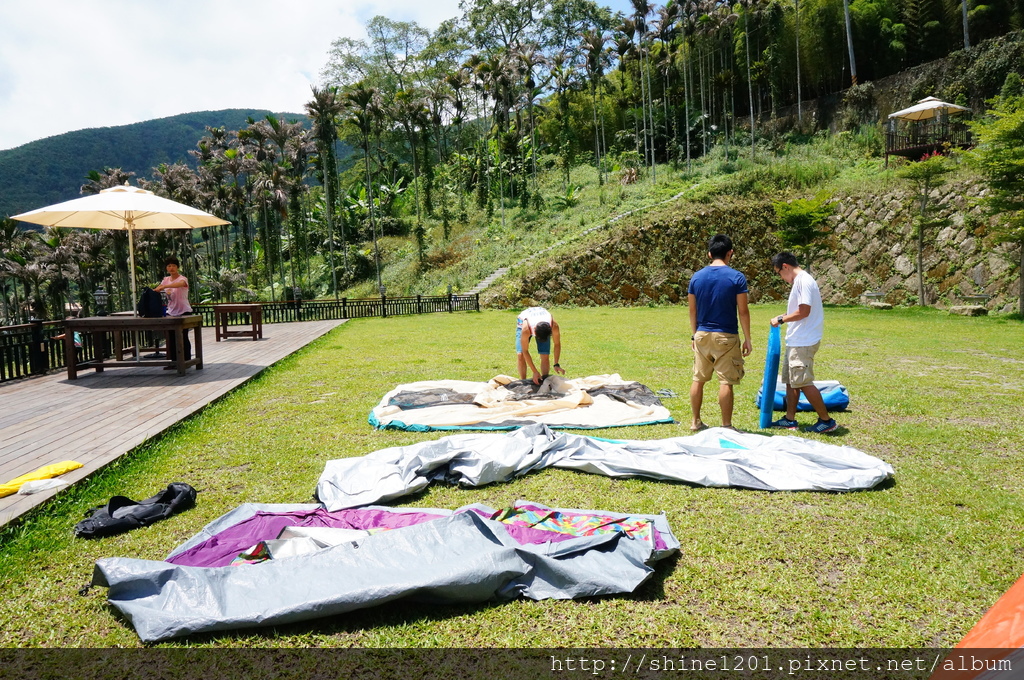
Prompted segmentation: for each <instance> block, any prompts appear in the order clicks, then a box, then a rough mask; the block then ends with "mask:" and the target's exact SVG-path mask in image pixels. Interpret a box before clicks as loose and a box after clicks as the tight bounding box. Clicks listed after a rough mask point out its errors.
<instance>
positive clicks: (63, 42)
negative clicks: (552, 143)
mask: <svg viewBox="0 0 1024 680" xmlns="http://www.w3.org/2000/svg"><path fill="white" fill-rule="evenodd" d="M458 4H459V3H458V0H431V1H430V2H422V1H421V0H358V1H357V2H352V1H351V0H340V1H339V0H295V1H293V2H288V3H281V2H278V1H276V0H170V1H166V0H165V1H163V2H152V1H149V0H146V1H145V2H143V1H140V0H33V1H32V2H17V1H13V0H11V1H3V2H0V121H3V125H0V149H9V148H13V147H15V146H20V145H21V144H25V143H27V142H31V141H34V140H36V139H42V138H44V137H50V136H53V135H59V134H63V133H65V132H69V131H71V130H81V129H84V128H90V127H107V126H114V125H126V124H129V123H137V122H140V121H143V120H150V119H153V118H162V117H164V116H173V115H177V114H179V113H188V112H191V111H206V110H216V109H226V108H261V109H269V110H272V111H294V112H301V111H302V110H303V105H304V104H305V103H306V102H307V101H308V100H309V93H310V86H311V85H313V84H317V83H319V73H320V69H321V68H322V67H323V65H324V64H325V63H326V61H327V53H328V50H329V49H330V46H331V42H332V41H333V40H334V39H336V38H339V37H342V36H348V37H352V38H361V37H363V35H364V27H365V24H366V20H367V19H368V18H369V17H373V16H375V15H378V14H382V15H385V16H389V17H394V18H400V19H403V20H407V21H416V22H417V23H419V24H420V25H422V26H424V27H426V28H429V29H434V28H436V27H437V25H438V24H439V23H440V22H441V21H443V20H445V19H450V18H452V17H455V16H457V15H458V14H459V9H458ZM604 4H607V5H608V6H609V7H611V8H612V9H614V10H623V11H625V10H628V8H629V6H630V5H629V2H628V0H605V3H604Z"/></svg>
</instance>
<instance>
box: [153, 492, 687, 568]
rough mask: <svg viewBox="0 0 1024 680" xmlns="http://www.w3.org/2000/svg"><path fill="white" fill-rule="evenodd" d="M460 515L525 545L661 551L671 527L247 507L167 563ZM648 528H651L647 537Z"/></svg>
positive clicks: (527, 512) (540, 516)
mask: <svg viewBox="0 0 1024 680" xmlns="http://www.w3.org/2000/svg"><path fill="white" fill-rule="evenodd" d="M285 507H287V506H285ZM459 512H475V513H477V514H479V515H480V516H482V517H484V518H486V519H494V520H496V521H499V522H502V523H503V524H505V526H506V531H508V533H509V535H511V536H512V537H513V538H514V539H515V540H516V541H518V542H519V543H521V544H524V545H525V544H542V543H559V542H562V541H566V540H569V539H571V538H573V537H578V536H589V535H595V534H597V533H602V532H608V531H625V532H626V533H630V534H634V535H638V536H641V537H644V538H645V540H650V541H652V544H653V545H654V548H655V550H657V551H659V552H661V551H665V550H668V549H669V541H668V540H666V538H665V536H664V535H663V534H669V535H670V534H671V531H670V530H669V529H668V525H667V524H663V523H662V522H661V521H660V520H659V521H658V522H654V521H653V520H652V519H651V517H650V516H647V515H627V514H621V513H608V512H599V511H594V510H564V509H553V508H548V507H546V506H543V505H538V504H535V503H528V502H526V501H518V502H517V503H516V504H514V505H513V506H512V507H510V508H505V509H502V510H498V511H496V510H494V509H493V508H489V507H487V506H484V505H477V504H475V505H469V506H465V507H463V508H460V509H458V510H455V511H450V510H437V509H426V510H416V509H409V508H405V509H396V508H387V507H381V506H371V507H365V508H350V509H344V510H336V511H329V510H327V509H326V508H324V507H323V506H322V505H309V506H304V507H302V508H290V507H288V508H287V509H282V506H276V505H270V506H264V505H245V506H240V508H238V509H236V511H233V512H232V513H229V514H228V515H225V517H224V518H220V519H218V520H216V521H215V522H214V523H211V525H209V526H208V527H207V528H206V529H204V530H203V532H201V534H199V535H197V537H196V539H198V540H193V541H189V542H188V543H186V544H183V545H182V546H179V547H178V548H176V549H175V550H174V551H173V552H172V553H171V554H170V555H168V556H167V558H166V561H167V562H170V563H172V564H179V565H183V566H191V567H223V566H228V565H230V564H231V563H232V561H233V560H234V559H235V558H236V557H237V556H238V555H239V554H241V553H243V552H244V551H246V550H248V549H250V548H252V547H253V546H254V545H256V544H257V543H259V542H261V541H267V540H271V539H278V538H281V537H282V536H283V535H285V534H286V533H287V531H288V530H289V529H293V528H299V527H301V528H307V529H341V530H350V531H368V532H375V531H382V530H383V531H387V530H391V529H400V528H402V527H407V526H412V525H414V524H422V523H424V522H429V521H431V520H435V519H439V518H441V517H447V516H449V515H451V514H456V513H459ZM659 526H660V529H659ZM645 527H649V532H650V535H649V536H647V531H648V530H647V529H645Z"/></svg>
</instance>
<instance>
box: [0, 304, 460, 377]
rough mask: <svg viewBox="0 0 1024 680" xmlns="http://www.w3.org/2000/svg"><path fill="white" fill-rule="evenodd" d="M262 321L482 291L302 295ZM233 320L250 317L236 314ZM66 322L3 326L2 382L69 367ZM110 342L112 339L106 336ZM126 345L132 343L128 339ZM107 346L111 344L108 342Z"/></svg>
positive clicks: (442, 308)
mask: <svg viewBox="0 0 1024 680" xmlns="http://www.w3.org/2000/svg"><path fill="white" fill-rule="evenodd" d="M260 304H261V306H262V307H263V323H288V322H291V321H326V320H328V319H362V318H367V317H374V316H380V317H388V316H408V315H410V314H433V313H437V312H448V313H454V312H479V311H480V296H479V295H417V296H415V297H393V298H389V297H379V298H358V299H349V298H341V299H338V300H299V301H297V302H296V301H289V302H263V303H260ZM192 310H193V312H195V313H196V314H201V315H202V317H203V325H204V326H213V325H214V320H213V305H211V304H197V305H193V306H192ZM232 316H237V317H239V318H234V319H232V320H231V321H230V323H232V324H243V323H246V321H245V320H244V319H242V318H240V317H241V315H232ZM63 332H64V322H63V321H33V322H32V323H27V324H20V325H17V326H0V383H3V382H6V381H9V380H16V379H18V378H25V377H28V376H31V375H42V374H44V373H47V372H49V371H52V370H56V369H59V368H64V367H65V366H66V364H65V360H64V343H63V341H62V340H56V339H54V338H55V337H56V336H58V335H61V334H63ZM107 340H108V341H109V338H108V339H107ZM125 341H126V344H125V346H126V347H127V346H129V345H130V344H132V343H131V342H130V341H128V339H127V338H126V339H125ZM107 346H108V347H109V346H110V344H109V342H108V344H107ZM80 352H81V357H82V359H83V360H87V359H94V358H96V347H94V346H93V344H92V337H91V336H90V335H88V334H86V336H85V337H84V338H83V347H82V349H81V350H80Z"/></svg>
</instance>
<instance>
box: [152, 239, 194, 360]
mask: <svg viewBox="0 0 1024 680" xmlns="http://www.w3.org/2000/svg"><path fill="white" fill-rule="evenodd" d="M164 266H165V267H167V276H165V277H164V280H163V281H161V282H160V285H158V286H156V287H155V288H153V290H155V291H156V292H158V293H161V292H162V293H164V294H166V295H167V316H185V315H186V314H191V313H192V305H190V304H189V303H188V279H187V278H185V277H184V276H182V275H181V273H180V272H179V271H178V268H179V267H181V263H180V262H178V258H176V257H169V258H167V260H166V261H165V262H164ZM181 337H182V338H184V340H185V361H189V360H190V359H191V358H192V343H191V342H189V339H188V329H186V330H184V331H183V332H182V334H181ZM177 352H178V348H177V343H176V341H175V338H174V333H168V334H167V358H168V359H173V358H174V357H175V356H176V355H177ZM174 369H175V367H174V366H164V370H165V371H170V370H174Z"/></svg>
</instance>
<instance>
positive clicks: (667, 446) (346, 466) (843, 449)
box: [316, 425, 894, 510]
mask: <svg viewBox="0 0 1024 680" xmlns="http://www.w3.org/2000/svg"><path fill="white" fill-rule="evenodd" d="M547 467H555V468H563V469H569V470H577V471H579V472H588V473H591V474H599V475H605V476H607V477H618V478H625V477H646V478H650V479H658V480H664V481H674V482H689V483H691V484H698V485H700V486H714V487H728V486H734V487H743V488H748V489H763V490H769V491H853V490H857V489H870V488H872V487H874V486H876V485H877V484H879V483H880V482H882V481H884V480H886V479H888V478H890V477H892V476H893V474H894V471H893V468H892V466H891V465H889V464H888V463H886V462H885V461H883V460H880V459H878V458H876V457H874V456H871V455H868V454H866V453H863V452H861V451H858V450H857V449H854V448H851V447H848V446H837V445H834V444H828V443H825V442H821V441H817V440H811V439H804V438H801V437H794V436H781V435H780V436H774V437H768V436H764V435H758V434H752V433H747V432H736V431H733V430H727V429H725V428H711V429H708V430H704V431H703V432H698V433H697V434H694V435H691V436H688V437H676V438H672V439H655V440H650V441H639V440H621V441H618V440H616V441H613V440H607V439H599V438H595V437H586V436H583V435H575V434H570V433H565V432H556V431H554V430H552V429H550V428H548V427H547V426H545V425H531V426H528V427H524V428H521V429H519V430H517V431H514V432H509V433H498V434H490V433H473V434H455V435H449V436H447V437H442V438H440V439H438V440H436V441H427V442H420V443H418V444H411V445H409V446H397V447H392V448H388V449H381V450H379V451H375V452H373V453H370V454H368V455H366V456H361V457H356V458H343V459H340V460H331V461H328V462H327V464H326V465H325V466H324V471H323V474H321V476H320V481H319V482H318V483H317V488H316V493H317V499H318V500H319V501H320V502H322V503H323V504H324V505H325V506H326V507H327V508H328V509H331V510H339V509H342V508H352V507H358V506H361V505H368V504H371V503H379V502H386V501H391V500H394V499H396V498H401V497H402V496H405V495H407V494H410V493H416V492H417V491H420V490H422V489H424V488H426V487H427V486H429V485H430V484H431V483H433V482H446V483H449V484H460V485H463V486H467V487H475V486H482V485H484V484H491V483H494V482H506V481H509V480H511V479H514V478H516V477H520V476H522V475H525V474H527V473H529V472H532V471H534V470H540V469H543V468H547Z"/></svg>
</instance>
